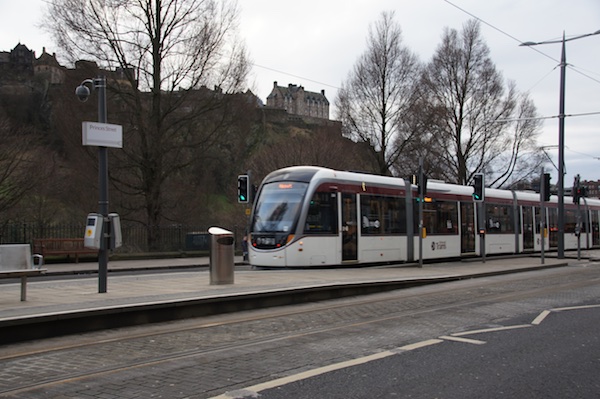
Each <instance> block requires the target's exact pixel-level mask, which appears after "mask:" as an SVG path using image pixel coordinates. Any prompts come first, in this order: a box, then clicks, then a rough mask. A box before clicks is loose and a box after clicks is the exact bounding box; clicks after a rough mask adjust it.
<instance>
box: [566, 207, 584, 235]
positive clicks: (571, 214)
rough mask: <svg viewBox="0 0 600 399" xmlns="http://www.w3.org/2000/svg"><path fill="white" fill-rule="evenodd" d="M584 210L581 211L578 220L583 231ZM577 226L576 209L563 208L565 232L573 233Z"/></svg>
mask: <svg viewBox="0 0 600 399" xmlns="http://www.w3.org/2000/svg"><path fill="white" fill-rule="evenodd" d="M585 217H586V216H585V211H581V215H580V222H581V231H582V232H584V231H585V230H586V223H585ZM576 228H577V211H576V210H574V209H573V210H571V209H566V210H565V233H575V230H576Z"/></svg>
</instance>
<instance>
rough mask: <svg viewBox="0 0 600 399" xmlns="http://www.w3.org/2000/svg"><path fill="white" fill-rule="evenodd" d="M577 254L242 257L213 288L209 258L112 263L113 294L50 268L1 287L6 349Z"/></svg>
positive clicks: (93, 273)
mask: <svg viewBox="0 0 600 399" xmlns="http://www.w3.org/2000/svg"><path fill="white" fill-rule="evenodd" d="M595 252H598V251H585V252H584V253H582V260H581V262H588V261H589V260H590V259H593V260H595V259H598V257H599V256H600V252H598V253H595ZM576 257H577V254H576V253H575V259H573V253H569V254H568V258H567V259H556V257H555V256H554V257H552V254H547V256H546V258H545V262H544V263H543V264H542V262H541V259H540V257H539V256H531V257H512V258H502V259H498V258H488V259H486V261H485V262H483V261H482V260H481V259H473V260H469V261H455V262H443V263H425V265H424V266H423V267H419V265H418V264H399V265H386V266H377V267H362V268H334V269H302V270H289V269H286V270H253V269H251V268H250V267H249V266H248V265H243V264H242V263H241V258H236V268H235V272H234V283H233V284H224V285H211V284H210V271H209V259H208V258H181V259H157V260H135V261H111V262H109V264H108V270H109V273H108V280H107V292H105V293H98V275H97V268H98V264H97V263H78V264H56V265H46V266H45V267H46V268H47V269H48V271H47V273H46V276H45V277H40V278H32V279H30V280H29V283H28V294H27V301H25V302H22V301H20V299H19V290H20V284H19V282H18V281H14V282H12V281H8V282H3V283H2V284H0V345H3V344H7V343H12V342H19V341H25V340H33V339H41V338H48V337H53V336H61V335H67V334H74V333H82V332H86V331H95V330H101V329H108V328H116V327H123V326H131V325H140V324H145V323H154V322H168V321H172V320H178V319H184V318H191V317H200V316H206V315H213V314H219V313H229V312H236V311H243V310H251V309H259V308H266V307H273V306H281V305H289V304H297V303H305V302H312V301H319V300H326V299H333V298H341V297H346V296H355V295H362V294H369V293H375V292H382V291H389V290H393V289H400V288H406V287H413V286H418V285H425V284H434V283H440V282H448V281H455V280H461V279H470V278H478V277H486V276H493V275H500V274H507V273H516V272H524V271H533V270H539V269H543V268H551V267H561V266H567V265H569V263H570V262H576V261H577V259H576ZM125 271H138V272H139V271H144V272H143V273H123V272H125ZM82 274H83V276H78V277H77V278H74V277H72V276H73V275H82Z"/></svg>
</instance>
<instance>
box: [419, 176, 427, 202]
mask: <svg viewBox="0 0 600 399" xmlns="http://www.w3.org/2000/svg"><path fill="white" fill-rule="evenodd" d="M422 176H423V181H419V197H424V196H426V195H427V176H425V174H424V173H423V174H422Z"/></svg>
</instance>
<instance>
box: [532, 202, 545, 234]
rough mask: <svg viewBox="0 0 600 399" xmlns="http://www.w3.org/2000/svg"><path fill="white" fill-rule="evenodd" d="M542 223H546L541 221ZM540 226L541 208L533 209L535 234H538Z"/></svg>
mask: <svg viewBox="0 0 600 399" xmlns="http://www.w3.org/2000/svg"><path fill="white" fill-rule="evenodd" d="M543 222H544V223H546V222H545V221H543ZM541 224H542V208H540V207H539V206H536V207H535V232H536V233H537V234H539V233H540V226H541Z"/></svg>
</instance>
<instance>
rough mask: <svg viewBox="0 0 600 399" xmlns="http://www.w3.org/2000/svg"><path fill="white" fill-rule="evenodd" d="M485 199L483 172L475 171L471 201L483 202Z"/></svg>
mask: <svg viewBox="0 0 600 399" xmlns="http://www.w3.org/2000/svg"><path fill="white" fill-rule="evenodd" d="M484 199H485V181H484V177H483V173H475V175H474V176H473V201H475V202H483V200H484Z"/></svg>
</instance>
